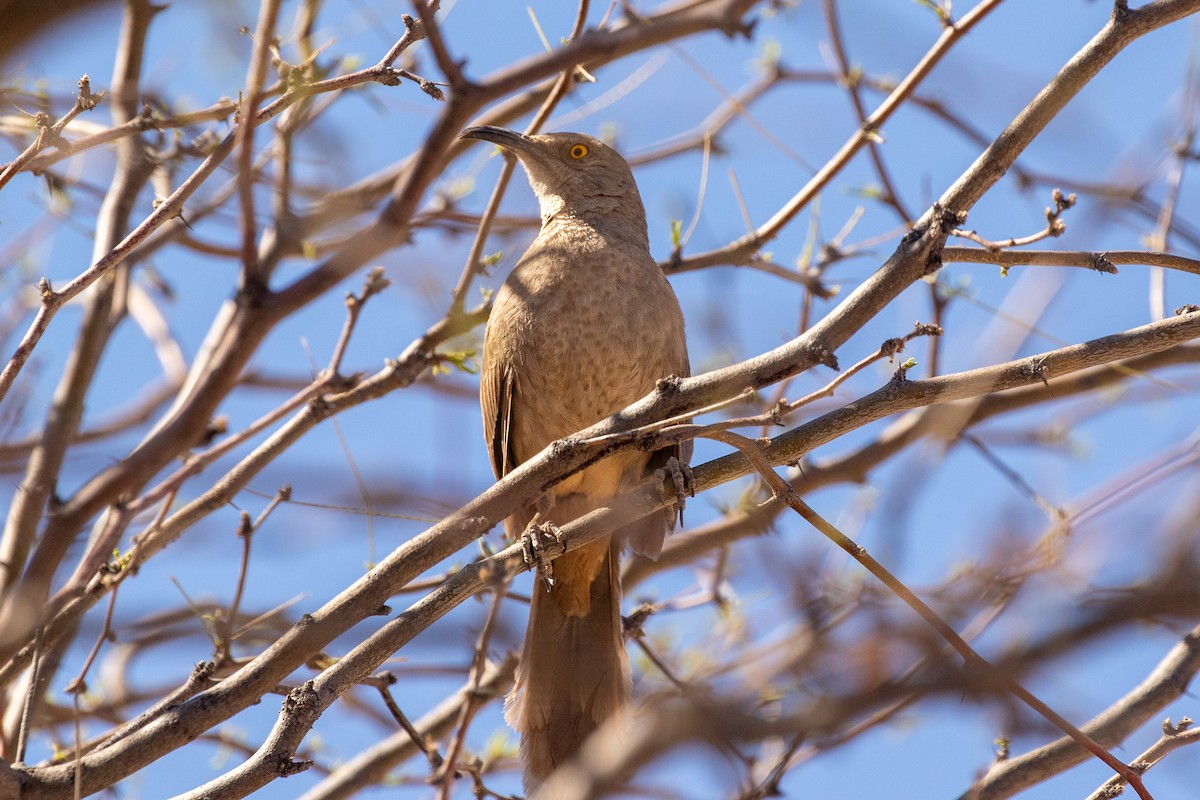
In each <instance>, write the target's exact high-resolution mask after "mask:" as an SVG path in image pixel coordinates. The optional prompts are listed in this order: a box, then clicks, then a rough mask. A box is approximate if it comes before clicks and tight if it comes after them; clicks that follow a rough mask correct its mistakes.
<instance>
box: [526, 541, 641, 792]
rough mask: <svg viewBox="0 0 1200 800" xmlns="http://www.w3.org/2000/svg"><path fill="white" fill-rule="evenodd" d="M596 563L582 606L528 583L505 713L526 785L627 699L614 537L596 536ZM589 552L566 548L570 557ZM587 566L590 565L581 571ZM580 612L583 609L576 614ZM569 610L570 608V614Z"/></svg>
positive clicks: (576, 746)
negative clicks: (520, 645)
mask: <svg viewBox="0 0 1200 800" xmlns="http://www.w3.org/2000/svg"><path fill="white" fill-rule="evenodd" d="M598 544H599V545H600V546H601V547H604V548H606V549H605V550H603V551H601V552H602V553H603V555H602V556H601V558H600V566H599V570H598V571H597V572H596V573H595V576H596V577H595V579H594V580H593V581H591V587H590V602H589V603H588V604H587V608H586V610H582V609H580V608H578V605H580V604H576V607H574V608H572V605H571V604H569V603H564V602H562V599H561V598H556V597H555V593H554V592H553V591H547V589H546V588H545V587H544V586H542V584H541V582H540V581H539V582H537V583H535V585H534V591H533V601H532V605H531V607H530V612H529V628H528V631H527V632H526V634H525V649H524V652H523V654H522V656H521V665H520V667H519V668H518V670H517V681H516V686H515V687H514V688H513V691H512V693H511V694H510V695H509V697H508V701H507V703H506V705H505V718H506V719H507V720H508V723H509V724H510V725H511V726H512V727H513V728H515V729H516V730H517V731H520V733H521V755H522V760H523V761H524V763H525V784H526V789H528V790H530V791H532V790H533V789H534V788H536V786H537V785H539V784H540V783H541V782H542V781H544V780H545V779H546V777H547V776H549V775H550V773H552V772H553V771H554V770H555V769H557V768H558V767H559V766H560V765H562V764H563V763H564V762H566V761H568V760H569V759H570V758H571V757H572V756H573V755H574V754H575V753H576V752H577V751H578V750H579V748H580V746H581V745H582V744H583V742H584V741H585V740H586V739H587V738H588V736H590V735H591V734H592V733H593V732H594V731H595V730H596V729H597V728H598V727H600V726H601V725H602V724H603V723H604V722H605V721H606V720H608V718H609V717H611V716H613V715H614V714H617V713H621V712H622V710H623V709H624V708H625V707H626V705H627V704H628V701H629V694H630V677H629V658H628V656H627V655H626V653H625V645H624V642H623V641H622V638H621V586H620V583H619V581H620V575H619V572H620V570H619V568H618V567H619V557H618V556H619V544H618V543H617V541H616V540H615V539H613V540H612V541H611V542H608V543H603V542H601V543H598ZM589 557H590V558H595V555H593V553H589V552H586V551H585V550H584V548H581V549H580V551H577V552H570V553H566V554H564V555H563V556H561V557H560V558H558V559H557V560H556V561H555V562H554V564H555V570H556V572H561V571H564V568H569V567H570V566H571V565H570V563H563V562H565V561H567V560H568V559H572V558H576V559H587V558H589ZM586 571H588V572H590V571H591V570H590V569H588V570H586ZM581 611H582V613H580V612H581ZM568 612H571V613H568Z"/></svg>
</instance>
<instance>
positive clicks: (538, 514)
mask: <svg viewBox="0 0 1200 800" xmlns="http://www.w3.org/2000/svg"><path fill="white" fill-rule="evenodd" d="M553 507H554V497H553V495H550V494H549V493H547V494H544V495H542V496H541V497H539V498H538V500H537V504H536V510H535V513H534V515H533V519H532V520H530V521H529V526H528V527H526V528H525V530H524V531H522V532H521V555H522V557H523V558H524V559H525V563H526V564H528V565H529V566H531V567H534V566H536V567H537V572H538V575H539V576H541V578H542V582H543V583H544V584H545V585H546V591H551V590H553V589H554V562H553V561H547V560H546V544H547V543H548V542H550V541H553V542H555V543H556V544H557V545H558V546H559V547H565V545H564V544H563V538H562V537H563V533H562V531H561V530H559V527H558V526H557V525H555V524H554V523H553V522H551V521H550V520H548V519H546V515H547V514H549V513H550V509H551V508H553Z"/></svg>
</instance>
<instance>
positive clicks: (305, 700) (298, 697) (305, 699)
mask: <svg viewBox="0 0 1200 800" xmlns="http://www.w3.org/2000/svg"><path fill="white" fill-rule="evenodd" d="M319 708H320V699H319V698H318V697H317V690H316V688H315V687H314V685H313V682H312V681H305V682H304V683H303V684H302V685H300V686H297V687H296V688H295V689H292V690H291V691H290V692H288V693H287V697H285V698H283V713H284V714H288V715H292V714H299V713H311V712H314V711H317V710H318V709H319Z"/></svg>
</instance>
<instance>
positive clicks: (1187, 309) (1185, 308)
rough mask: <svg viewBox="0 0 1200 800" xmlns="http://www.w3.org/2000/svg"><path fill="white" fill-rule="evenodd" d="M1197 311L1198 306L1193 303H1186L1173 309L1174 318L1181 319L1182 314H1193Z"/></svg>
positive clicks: (1199, 308) (1199, 309) (1198, 309)
mask: <svg viewBox="0 0 1200 800" xmlns="http://www.w3.org/2000/svg"><path fill="white" fill-rule="evenodd" d="M1197 311H1200V306H1198V305H1196V304H1195V303H1187V304H1186V305H1182V306H1180V307H1179V308H1177V309H1175V316H1177V317H1182V316H1183V315H1184V314H1195V313H1196V312H1197Z"/></svg>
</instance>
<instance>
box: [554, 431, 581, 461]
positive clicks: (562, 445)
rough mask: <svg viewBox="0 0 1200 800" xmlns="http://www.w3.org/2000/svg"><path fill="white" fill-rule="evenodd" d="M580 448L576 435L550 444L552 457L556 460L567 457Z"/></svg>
mask: <svg viewBox="0 0 1200 800" xmlns="http://www.w3.org/2000/svg"><path fill="white" fill-rule="evenodd" d="M578 449H579V439H578V438H576V437H574V436H566V437H563V438H562V439H558V440H557V441H555V442H553V443H552V444H551V445H550V457H551V458H553V459H555V460H556V461H557V460H559V459H567V458H570V457H571V454H572V453H574V452H575V451H577V450H578Z"/></svg>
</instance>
